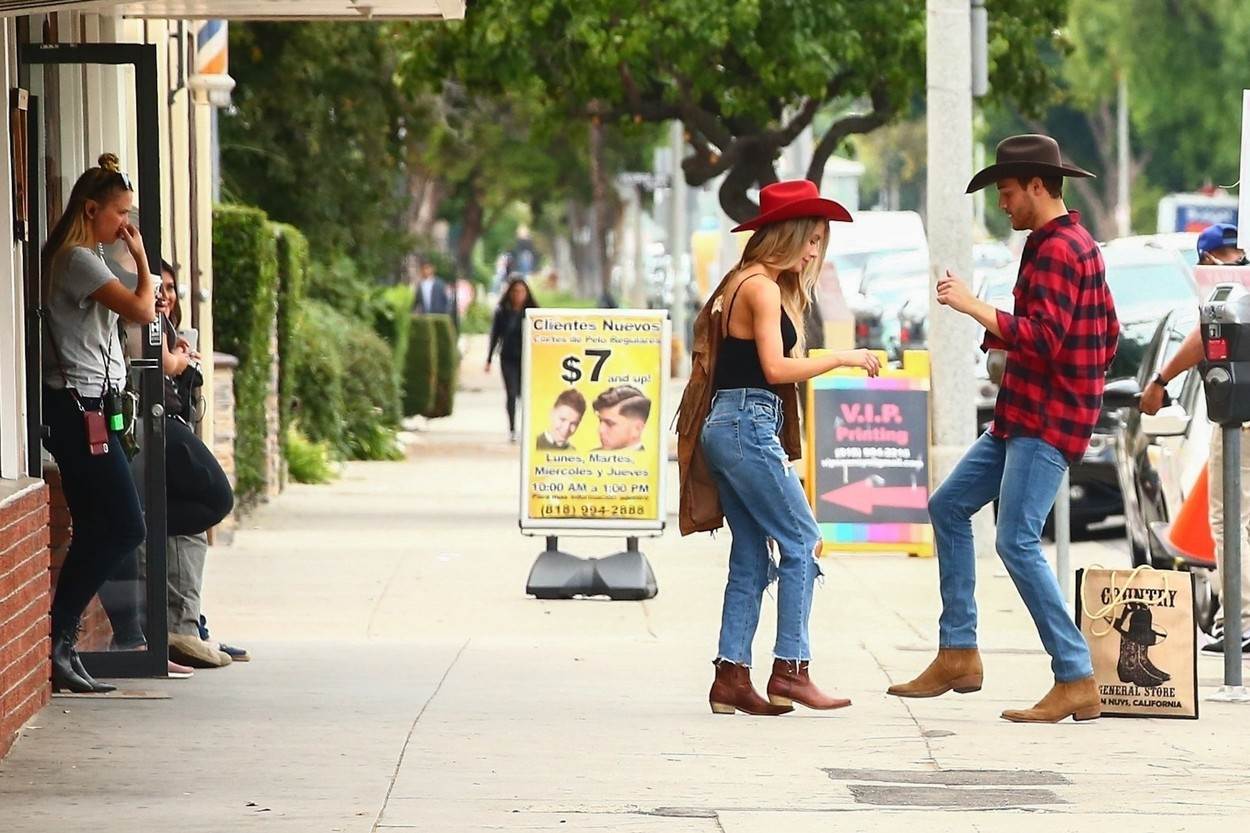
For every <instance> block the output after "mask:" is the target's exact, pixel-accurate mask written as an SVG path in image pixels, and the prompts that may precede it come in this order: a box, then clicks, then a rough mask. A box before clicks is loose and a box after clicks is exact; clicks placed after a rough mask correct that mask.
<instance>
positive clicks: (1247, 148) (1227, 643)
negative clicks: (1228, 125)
mask: <svg viewBox="0 0 1250 833" xmlns="http://www.w3.org/2000/svg"><path fill="white" fill-rule="evenodd" d="M1241 176H1242V177H1243V179H1242V182H1250V179H1246V178H1244V177H1250V90H1242V91H1241ZM1237 211H1238V216H1240V217H1250V213H1248V212H1250V188H1242V189H1240V190H1239V191H1238V194H1237ZM1219 430H1220V431H1223V432H1224V433H1223V434H1222V435H1221V437H1220V438H1221V439H1222V440H1223V444H1224V455H1223V459H1222V460H1221V461H1220V463H1221V465H1222V466H1223V469H1224V474H1223V480H1222V482H1223V484H1224V565H1223V566H1224V569H1223V570H1221V571H1220V573H1221V574H1220V578H1221V579H1223V583H1224V589H1223V593H1222V594H1221V598H1220V604H1221V605H1222V606H1223V608H1224V685H1223V686H1221V687H1220V690H1219V691H1217V692H1216V693H1215V694H1212V695H1211V696H1210V697H1209V698H1208V699H1210V700H1215V701H1218V702H1231V703H1243V704H1245V703H1250V692H1248V691H1246V689H1245V687H1244V685H1243V684H1242V677H1241V660H1242V657H1241V641H1242V639H1243V638H1244V636H1245V635H1244V634H1243V633H1242V632H1241V606H1242V604H1243V603H1244V602H1245V601H1246V600H1245V599H1243V598H1241V529H1242V524H1243V523H1245V519H1244V518H1242V516H1241V512H1242V506H1241V426H1239V425H1234V426H1231V427H1221V428H1220V429H1219Z"/></svg>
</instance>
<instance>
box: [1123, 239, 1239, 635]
mask: <svg viewBox="0 0 1250 833" xmlns="http://www.w3.org/2000/svg"><path fill="white" fill-rule="evenodd" d="M1198 264H1199V265H1200V266H1245V265H1246V252H1245V250H1244V249H1242V248H1241V247H1240V246H1238V245H1237V227H1236V226H1234V225H1231V224H1229V223H1216V224H1215V225H1213V226H1208V227H1207V228H1206V229H1204V230H1203V232H1202V234H1200V235H1198ZM1203 358H1204V356H1203V352H1202V329H1201V327H1194V329H1193V331H1192V332H1191V333H1190V334H1189V335H1187V336H1185V340H1184V341H1183V342H1181V346H1180V347H1179V348H1178V349H1177V351H1176V355H1174V356H1172V358H1170V359H1168V362H1167V364H1165V365H1164V366H1163V368H1162V370H1160V371H1159V372H1158V373H1156V374H1155V377H1154V378H1153V379H1151V380H1150V381H1149V382H1148V383H1147V384H1146V389H1145V390H1144V391H1142V395H1141V410H1142V413H1144V414H1155V413H1158V412H1159V408H1161V407H1163V398H1164V395H1165V392H1166V390H1167V386H1168V383H1169V382H1171V381H1172V380H1173V379H1175V378H1176V377H1177V376H1179V375H1181V374H1182V373H1184V372H1185V371H1186V370H1189V369H1190V368H1192V367H1197V365H1198V363H1199V362H1200V361H1202V360H1203ZM1207 459H1208V460H1210V461H1211V462H1212V463H1214V464H1215V466H1216V467H1217V470H1218V467H1219V464H1220V461H1221V460H1223V459H1224V432H1223V431H1221V430H1220V429H1219V428H1216V429H1215V430H1214V431H1212V432H1211V450H1210V456H1209V457H1208V458H1207ZM1241 471H1242V475H1243V476H1242V478H1241V512H1242V514H1241V520H1240V521H1239V522H1238V527H1239V529H1240V532H1241V598H1242V599H1243V600H1247V601H1250V477H1248V476H1245V475H1246V472H1247V471H1250V432H1247V429H1246V427H1245V426H1242V429H1241ZM1207 485H1208V487H1209V488H1208V490H1207V518H1208V520H1209V521H1210V524H1211V537H1212V538H1213V539H1214V541H1215V565H1216V567H1215V569H1216V581H1217V586H1223V585H1222V584H1219V583H1218V582H1222V578H1221V576H1222V575H1223V573H1224V523H1225V519H1224V479H1223V478H1222V477H1218V476H1217V477H1211V478H1208V484H1207ZM1226 624H1227V623H1226V622H1225V620H1224V607H1223V606H1222V605H1221V606H1220V608H1219V610H1217V611H1216V614H1215V627H1214V628H1213V631H1214V633H1213V634H1212V635H1213V636H1214V637H1215V639H1214V640H1213V641H1211V642H1209V643H1208V644H1206V645H1203V646H1202V650H1203V652H1204V653H1208V654H1222V653H1224V651H1225V646H1226V645H1227V644H1229V641H1230V640H1229V639H1228V635H1227V632H1226V628H1225V625H1226ZM1231 641H1232V643H1233V644H1234V645H1235V644H1236V643H1237V642H1238V640H1237V638H1236V637H1234V638H1233V639H1232V640H1231ZM1240 648H1241V652H1242V653H1243V654H1250V604H1246V605H1244V606H1243V607H1242V609H1241V639H1240ZM1233 650H1236V648H1235V647H1234V649H1233Z"/></svg>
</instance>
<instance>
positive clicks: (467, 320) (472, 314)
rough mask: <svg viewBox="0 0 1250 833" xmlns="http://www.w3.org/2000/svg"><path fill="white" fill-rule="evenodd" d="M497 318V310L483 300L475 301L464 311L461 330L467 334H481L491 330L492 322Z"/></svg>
mask: <svg viewBox="0 0 1250 833" xmlns="http://www.w3.org/2000/svg"><path fill="white" fill-rule="evenodd" d="M494 318H495V310H494V308H493V307H490V306H488V305H486V304H483V303H482V302H481V301H474V302H473V303H471V304H469V308H468V309H467V310H465V311H464V315H463V316H462V317H461V319H460V332H462V333H464V334H465V335H480V334H483V333H489V332H490V325H491V322H492V321H493V320H494Z"/></svg>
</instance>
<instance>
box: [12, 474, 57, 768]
mask: <svg viewBox="0 0 1250 833" xmlns="http://www.w3.org/2000/svg"><path fill="white" fill-rule="evenodd" d="M49 586H50V585H49V576H48V489H47V487H46V486H45V485H44V484H43V483H40V482H39V481H34V480H32V481H30V484H29V485H28V486H27V487H26V488H24V489H21V490H19V491H18V492H17V493H16V494H14V495H12V496H10V497H8V498H7V499H4V500H2V501H0V757H4V755H5V754H6V753H7V752H8V751H9V747H10V746H12V744H13V740H14V739H15V738H16V737H17V732H18V730H19V729H21V727H22V725H23V724H25V723H26V721H27V720H29V719H30V718H31V717H32V716H33V715H34V714H35V713H36V712H38V711H39V709H41V708H42V707H43V706H44V705H45V704H47V702H48V694H49V682H48V681H49V677H50V676H51V668H50V666H49V660H48V657H49V654H50V653H51V644H50V641H49V636H48V608H49V605H50V603H51V596H50V594H49Z"/></svg>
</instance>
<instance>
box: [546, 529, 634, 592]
mask: <svg viewBox="0 0 1250 833" xmlns="http://www.w3.org/2000/svg"><path fill="white" fill-rule="evenodd" d="M558 546H559V539H558V538H557V537H556V536H555V535H548V536H547V549H546V550H544V551H543V552H542V553H540V554H539V556H538V558H537V560H535V561H534V566H533V567H531V568H530V574H529V578H528V579H526V581H525V592H526V593H527V594H529V595H531V596H534V597H535V598H539V599H572V598H574V597H577V596H607V597H608V598H610V599H612V600H613V601H634V602H636V601H642V600H644V599H652V598H655V595H656V593H658V592H659V589H658V588H657V587H656V584H655V573H654V572H653V571H652V570H651V563H650V562H649V561H647V557H646V556H645V555H643V554H642V553H641V552H639V550H638V539H637V538H626V539H625V551H624V552H618V553H616V554H615V555H609V556H607V557H606V558H580V557H578V556H576V555H572V554H570V553H567V552H562V551H561V550H560V549H559V548H558Z"/></svg>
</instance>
